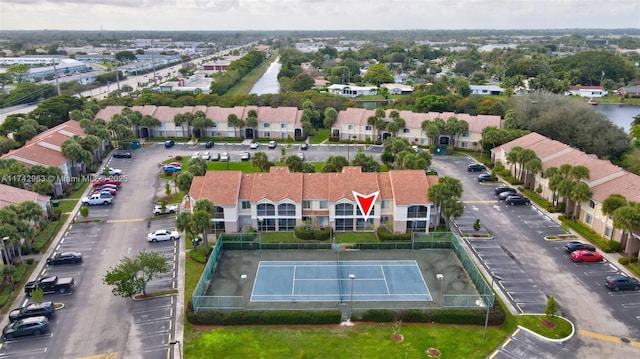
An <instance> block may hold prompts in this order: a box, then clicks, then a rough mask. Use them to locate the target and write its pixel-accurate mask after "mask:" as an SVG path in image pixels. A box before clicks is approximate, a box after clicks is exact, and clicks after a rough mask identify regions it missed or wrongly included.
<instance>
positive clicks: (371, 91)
mask: <svg viewBox="0 0 640 359" xmlns="http://www.w3.org/2000/svg"><path fill="white" fill-rule="evenodd" d="M327 90H328V91H329V92H330V93H332V94H334V95H338V96H344V97H358V96H370V95H377V94H378V88H377V87H375V86H355V85H339V84H333V85H331V86H329V87H327Z"/></svg>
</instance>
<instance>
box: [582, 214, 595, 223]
mask: <svg viewBox="0 0 640 359" xmlns="http://www.w3.org/2000/svg"><path fill="white" fill-rule="evenodd" d="M584 221H585V223H587V224H591V223H592V222H593V217H591V215H590V214H587V216H586V217H585V218H584Z"/></svg>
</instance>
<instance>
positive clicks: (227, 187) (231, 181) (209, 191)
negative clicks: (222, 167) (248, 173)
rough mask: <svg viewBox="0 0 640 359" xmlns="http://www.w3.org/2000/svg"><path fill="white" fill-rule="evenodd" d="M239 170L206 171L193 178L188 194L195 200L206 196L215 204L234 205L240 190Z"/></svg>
mask: <svg viewBox="0 0 640 359" xmlns="http://www.w3.org/2000/svg"><path fill="white" fill-rule="evenodd" d="M241 178H242V172H240V171H207V173H206V174H205V175H204V176H196V177H194V178H193V182H192V183H191V188H190V189H189V196H191V197H192V198H195V199H196V200H198V199H202V198H207V199H209V200H210V201H211V202H213V204H214V205H216V206H236V205H237V203H238V194H239V192H240V181H241Z"/></svg>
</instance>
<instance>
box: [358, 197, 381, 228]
mask: <svg viewBox="0 0 640 359" xmlns="http://www.w3.org/2000/svg"><path fill="white" fill-rule="evenodd" d="M351 192H353V197H354V198H355V199H356V202H358V207H359V208H360V212H362V216H363V217H364V221H365V222H366V221H367V219H369V214H370V213H371V209H372V208H373V205H374V204H375V203H376V199H377V198H378V195H379V194H380V191H376V192H373V193H371V194H368V195H364V194H361V193H358V192H356V191H351Z"/></svg>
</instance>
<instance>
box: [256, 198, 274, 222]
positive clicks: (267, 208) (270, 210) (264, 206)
mask: <svg viewBox="0 0 640 359" xmlns="http://www.w3.org/2000/svg"><path fill="white" fill-rule="evenodd" d="M275 215H276V206H274V205H272V204H269V203H261V204H259V205H258V216H275ZM274 225H275V223H274Z"/></svg>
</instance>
